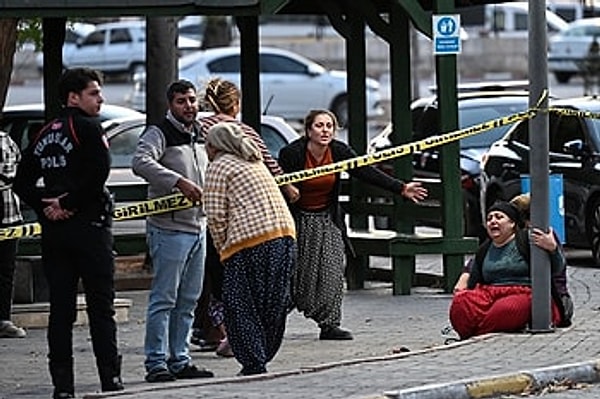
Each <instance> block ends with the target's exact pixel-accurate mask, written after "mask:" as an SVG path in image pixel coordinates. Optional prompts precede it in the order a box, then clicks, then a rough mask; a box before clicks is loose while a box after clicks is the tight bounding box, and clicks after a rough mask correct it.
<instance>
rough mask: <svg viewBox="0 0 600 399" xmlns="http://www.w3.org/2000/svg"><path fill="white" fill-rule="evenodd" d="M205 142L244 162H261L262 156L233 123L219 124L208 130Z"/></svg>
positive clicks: (249, 139) (248, 138)
mask: <svg viewBox="0 0 600 399" xmlns="http://www.w3.org/2000/svg"><path fill="white" fill-rule="evenodd" d="M206 141H207V142H208V143H209V144H210V145H211V146H213V147H214V148H215V149H217V150H219V151H223V152H226V153H229V154H233V155H236V156H238V157H240V158H242V159H244V160H246V161H250V162H258V161H260V162H262V160H263V158H262V154H261V153H260V150H259V149H258V147H257V146H256V144H255V143H254V141H252V139H251V138H250V137H248V136H246V135H245V134H244V132H243V131H242V128H241V127H239V126H238V125H236V124H235V123H230V122H220V123H217V124H216V125H214V126H213V127H211V128H210V129H208V133H207V136H206Z"/></svg>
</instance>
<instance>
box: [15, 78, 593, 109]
mask: <svg viewBox="0 0 600 399" xmlns="http://www.w3.org/2000/svg"><path fill="white" fill-rule="evenodd" d="M432 83H433V82H432V81H430V80H425V81H422V82H420V84H419V87H420V90H421V93H420V95H421V96H424V95H427V94H428V93H427V88H428V87H429V86H431V85H432ZM548 83H549V86H550V92H551V93H552V94H553V95H555V96H557V97H574V96H580V95H582V94H583V80H582V79H581V78H578V77H575V78H573V79H571V81H570V82H569V83H568V84H559V83H556V81H555V80H554V76H553V75H550V76H549V77H548ZM132 90H133V85H132V84H131V83H125V82H122V83H117V82H110V81H108V82H106V83H105V85H104V87H103V91H104V95H105V98H106V101H107V103H111V104H115V105H124V106H127V105H128V103H129V96H130V93H131V91H132ZM382 92H383V93H389V90H387V88H382ZM42 98H43V96H42V81H41V79H32V80H26V81H24V82H23V83H22V84H15V85H11V86H10V87H9V90H8V97H7V101H6V104H7V105H18V104H26V103H31V102H41V101H42Z"/></svg>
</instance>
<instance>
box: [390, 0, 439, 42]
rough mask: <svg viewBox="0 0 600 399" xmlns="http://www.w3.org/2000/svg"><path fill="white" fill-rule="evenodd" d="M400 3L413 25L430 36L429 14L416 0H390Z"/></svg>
mask: <svg viewBox="0 0 600 399" xmlns="http://www.w3.org/2000/svg"><path fill="white" fill-rule="evenodd" d="M390 1H392V2H394V3H396V4H398V5H400V6H401V7H402V8H403V9H404V10H405V11H406V12H407V13H408V15H409V16H410V19H411V20H412V21H413V24H414V25H415V27H416V28H417V29H418V30H420V31H421V32H423V34H424V35H426V36H427V37H431V16H430V14H429V13H427V12H425V10H424V9H423V7H422V6H421V4H420V3H419V2H418V1H416V0H390Z"/></svg>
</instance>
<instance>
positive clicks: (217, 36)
mask: <svg viewBox="0 0 600 399" xmlns="http://www.w3.org/2000/svg"><path fill="white" fill-rule="evenodd" d="M205 21H206V22H205V23H206V28H205V29H204V36H203V37H202V47H201V48H202V50H206V49H208V48H213V47H225V46H229V45H230V44H231V25H230V24H229V20H228V19H227V17H224V16H208V17H205Z"/></svg>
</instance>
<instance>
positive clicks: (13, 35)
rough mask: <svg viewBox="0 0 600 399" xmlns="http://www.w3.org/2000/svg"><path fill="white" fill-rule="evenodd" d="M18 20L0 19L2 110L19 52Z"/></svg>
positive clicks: (0, 99)
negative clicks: (14, 61)
mask: <svg viewBox="0 0 600 399" xmlns="http://www.w3.org/2000/svg"><path fill="white" fill-rule="evenodd" d="M17 23H18V19H17V18H0V110H2V109H4V104H5V102H6V95H7V94H8V86H9V85H10V78H11V75H12V71H13V60H14V57H15V51H16V50H17Z"/></svg>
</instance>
